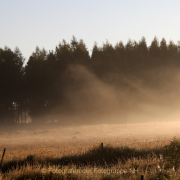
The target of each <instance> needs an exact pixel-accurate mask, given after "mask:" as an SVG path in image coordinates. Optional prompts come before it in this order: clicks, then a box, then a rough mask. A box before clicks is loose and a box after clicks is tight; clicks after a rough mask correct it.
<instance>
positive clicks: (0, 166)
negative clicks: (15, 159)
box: [0, 148, 6, 168]
mask: <svg viewBox="0 0 180 180" xmlns="http://www.w3.org/2000/svg"><path fill="white" fill-rule="evenodd" d="M5 152H6V148H4V152H3V155H2V159H1V163H0V168H2V164H3V158H4V155H5Z"/></svg>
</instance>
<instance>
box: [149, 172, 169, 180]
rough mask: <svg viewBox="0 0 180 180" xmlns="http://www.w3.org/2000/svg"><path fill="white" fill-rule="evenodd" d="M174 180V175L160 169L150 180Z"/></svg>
mask: <svg viewBox="0 0 180 180" xmlns="http://www.w3.org/2000/svg"><path fill="white" fill-rule="evenodd" d="M157 179H158V180H172V177H171V175H170V173H169V172H167V171H160V172H157V173H156V174H155V175H153V176H152V177H151V178H149V180H157Z"/></svg>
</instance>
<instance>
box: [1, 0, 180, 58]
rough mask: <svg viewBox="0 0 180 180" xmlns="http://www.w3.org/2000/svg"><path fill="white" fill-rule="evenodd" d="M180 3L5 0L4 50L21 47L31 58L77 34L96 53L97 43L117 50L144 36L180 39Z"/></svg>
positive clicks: (155, 0)
mask: <svg viewBox="0 0 180 180" xmlns="http://www.w3.org/2000/svg"><path fill="white" fill-rule="evenodd" d="M179 7H180V1H179V0H173V1H170V0H0V48H4V46H8V47H9V48H11V49H12V50H14V49H15V47H19V49H20V50H21V53H22V54H23V56H24V57H25V58H26V61H27V60H28V59H29V56H30V55H31V54H32V52H33V51H35V48H36V46H39V47H40V48H45V49H46V50H47V51H49V50H54V49H55V47H56V46H57V45H58V44H59V43H60V42H61V41H62V40H63V39H65V40H66V41H67V42H68V43H70V41H71V39H72V36H73V35H74V36H75V37H76V39H77V40H78V41H79V40H80V39H83V41H84V42H85V44H86V46H87V48H88V50H89V52H90V54H91V50H92V48H93V45H94V43H95V42H97V44H98V45H99V46H102V45H103V43H105V42H106V41H107V40H108V41H109V43H111V44H112V45H113V46H114V45H115V44H116V43H117V42H119V41H122V42H123V43H124V44H126V43H127V41H128V40H129V39H131V40H136V41H137V42H138V41H139V40H140V39H141V38H142V36H144V37H145V38H146V41H147V45H148V46H149V45H150V43H151V41H152V40H153V38H154V37H155V36H156V37H157V38H158V40H159V41H160V40H161V39H162V38H163V37H164V38H165V39H166V40H167V42H169V41H170V40H172V41H174V43H175V44H177V41H178V40H180V21H179V18H180V8H179Z"/></svg>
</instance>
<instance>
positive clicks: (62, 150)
mask: <svg viewBox="0 0 180 180" xmlns="http://www.w3.org/2000/svg"><path fill="white" fill-rule="evenodd" d="M179 125H180V123H179V122H178V121H171V122H147V123H127V124H99V125H78V126H76V125H71V126H59V125H55V126H51V125H47V126H46V127H36V128H34V127H32V128H29V127H30V126H31V125H29V126H27V127H28V128H27V127H26V126H23V127H20V125H19V126H16V127H14V128H12V127H11V128H10V127H9V128H8V127H7V128H2V127H0V158H1V154H2V153H3V149H4V148H6V153H5V156H4V160H3V166H2V168H1V171H0V179H3V180H10V179H14V180H21V179H34V180H35V179H37V180H40V179H45V180H46V179H77V180H78V179H97V180H107V179H122V180H125V179H126V180H127V179H134V180H138V179H139V180H140V179H141V175H144V179H145V180H147V179H148V180H155V179H158V178H159V179H180V171H179V170H180V168H179V164H178V163H179V161H178V163H177V166H176V165H175V166H174V164H173V162H172V163H171V161H170V160H169V159H168V158H167V157H168V156H166V155H167V148H165V146H167V145H170V144H172V143H173V142H175V141H176V140H177V141H178V140H179V137H180V131H179ZM175 137H176V140H175V139H174V138H175ZM101 143H103V147H102V146H101ZM176 145H177V147H178V146H179V144H178V143H177V144H176ZM173 147H175V146H173ZM176 156H177V159H178V154H176Z"/></svg>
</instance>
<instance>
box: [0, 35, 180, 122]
mask: <svg viewBox="0 0 180 180" xmlns="http://www.w3.org/2000/svg"><path fill="white" fill-rule="evenodd" d="M90 54H91V55H90ZM162 68H166V69H167V70H168V69H169V68H176V69H177V68H180V46H178V45H176V44H175V43H174V42H173V41H169V42H168V43H167V41H166V40H165V38H162V40H161V41H159V40H158V39H157V38H156V37H155V38H154V39H153V40H152V42H151V44H150V46H149V47H148V46H147V43H146V39H145V37H142V38H141V40H140V41H139V42H136V41H132V40H131V39H129V40H128V41H127V43H126V44H123V42H122V41H119V42H118V43H117V44H116V45H115V46H113V45H112V44H111V43H109V42H108V41H106V43H104V44H103V45H102V46H98V44H97V43H94V46H93V48H92V53H90V52H89V51H88V49H87V47H86V44H85V43H84V41H83V40H82V39H81V40H79V41H78V40H77V39H76V38H75V37H74V36H73V37H72V40H71V42H70V43H67V42H66V41H65V40H63V41H62V42H61V43H59V44H58V45H57V46H56V47H55V50H52V51H46V50H45V49H40V48H39V47H36V49H35V51H34V52H33V53H32V54H31V56H30V57H29V59H28V61H27V63H25V58H24V57H23V55H22V53H21V51H20V50H19V48H18V47H16V48H15V50H14V51H12V50H11V49H10V48H8V47H7V46H6V47H4V49H3V48H0V123H2V124H3V123H6V124H7V123H26V121H27V118H26V115H27V114H28V115H29V116H30V117H31V122H32V123H38V122H41V123H45V122H47V121H49V120H53V119H56V120H57V121H61V118H59V117H61V115H62V114H71V115H72V116H73V115H76V114H82V115H83V114H86V115H89V114H94V115H97V114H104V113H106V112H108V111H107V109H109V106H111V108H112V109H116V110H118V109H119V108H120V107H119V106H118V105H117V106H116V103H115V104H114V103H113V105H112V104H111V102H110V104H109V106H106V107H107V108H103V104H104V105H107V104H108V99H106V101H104V100H103V96H101V94H103V90H105V91H106V93H107V94H108V88H111V87H116V90H117V91H118V92H119V94H121V91H126V90H128V89H131V91H132V92H134V91H136V90H135V89H133V87H132V86H130V84H129V83H128V81H127V79H129V80H130V79H131V81H133V80H134V79H135V78H136V79H138V80H140V81H141V82H143V84H144V85H145V86H146V87H149V86H152V87H157V86H158V84H159V83H160V81H162V79H163V78H162V79H161V80H156V78H155V76H156V74H154V75H153V72H157V71H158V70H159V71H161V69H162ZM147 72H151V73H147ZM99 84H101V85H102V86H101V87H100V88H97V87H98V85H99ZM106 85H108V86H106ZM134 86H135V85H134ZM92 87H96V88H92ZM109 95H110V96H112V95H113V92H112V91H109ZM109 95H107V97H108V96H109ZM114 99H116V97H114ZM124 99H126V97H124ZM98 100H100V101H101V103H99V101H98ZM109 101H111V99H110V100H109ZM119 101H120V100H119ZM98 103H99V104H98ZM117 104H118V102H117ZM122 106H123V105H122Z"/></svg>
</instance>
